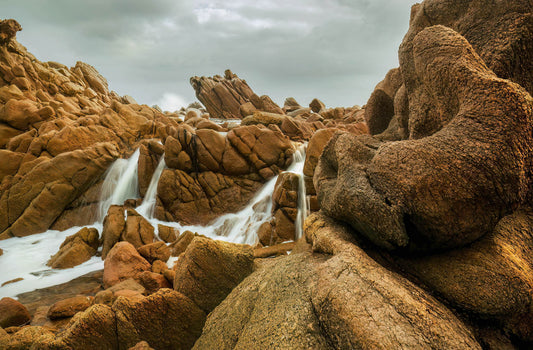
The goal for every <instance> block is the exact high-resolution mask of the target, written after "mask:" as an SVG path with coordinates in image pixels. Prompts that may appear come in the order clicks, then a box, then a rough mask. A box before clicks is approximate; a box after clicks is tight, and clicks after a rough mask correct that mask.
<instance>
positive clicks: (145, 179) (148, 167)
mask: <svg viewBox="0 0 533 350" xmlns="http://www.w3.org/2000/svg"><path fill="white" fill-rule="evenodd" d="M139 152H140V154H139V162H138V164H139V168H138V169H139V170H138V171H137V173H138V177H139V193H140V195H141V197H144V196H145V195H146V191H147V190H148V186H150V181H151V180H152V176H153V174H154V171H155V169H156V168H157V165H158V164H159V159H160V158H161V156H162V155H163V152H164V147H163V145H162V144H160V143H159V142H156V141H150V142H148V143H147V145H141V146H139Z"/></svg>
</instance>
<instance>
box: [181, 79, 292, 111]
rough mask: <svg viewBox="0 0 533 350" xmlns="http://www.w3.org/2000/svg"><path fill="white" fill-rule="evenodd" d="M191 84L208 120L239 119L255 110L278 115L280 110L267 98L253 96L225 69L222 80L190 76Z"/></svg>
mask: <svg viewBox="0 0 533 350" xmlns="http://www.w3.org/2000/svg"><path fill="white" fill-rule="evenodd" d="M191 85H192V87H193V88H194V91H195V92H196V97H197V98H198V100H199V101H200V102H202V104H203V105H204V106H205V108H206V109H207V112H208V113H209V115H210V116H211V117H212V118H221V119H234V118H237V119H240V118H243V117H246V116H247V115H249V114H252V113H253V112H254V111H255V110H259V111H264V112H271V113H279V114H282V113H283V111H282V110H281V108H280V107H279V106H278V105H276V104H275V103H274V102H273V101H272V100H271V99H270V98H269V97H268V96H261V97H259V96H257V95H256V94H255V93H254V92H253V91H252V89H251V88H250V87H249V86H248V84H247V83H246V81H244V80H241V79H240V78H239V77H238V76H237V75H236V74H234V73H232V72H231V71H230V70H229V69H228V70H226V72H225V74H224V77H221V76H219V75H215V76H214V77H212V78H208V77H192V78H191Z"/></svg>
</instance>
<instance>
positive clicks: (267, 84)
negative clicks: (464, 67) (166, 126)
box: [0, 0, 416, 111]
mask: <svg viewBox="0 0 533 350" xmlns="http://www.w3.org/2000/svg"><path fill="white" fill-rule="evenodd" d="M414 3H416V1H415V0H231V1H219V0H90V1H86V0H84V1H80V0H0V9H1V10H2V16H3V18H14V19H16V20H17V21H18V22H19V23H20V24H21V25H22V28H23V29H22V31H21V32H19V33H18V34H17V40H18V41H19V42H20V43H21V44H22V45H24V46H25V47H26V48H27V49H28V50H29V51H30V52H31V53H33V54H34V55H35V56H36V57H37V59H39V60H41V61H56V62H60V63H63V64H65V65H67V66H73V65H75V63H76V61H83V62H85V63H88V64H90V65H92V66H94V67H95V68H96V69H97V70H98V71H99V72H100V73H101V74H102V75H103V76H104V77H105V78H106V79H107V81H108V83H109V87H110V89H111V90H114V91H116V92H117V93H118V94H119V95H130V96H132V97H133V98H135V99H136V100H137V102H139V103H145V104H148V105H154V104H157V105H159V106H160V107H161V108H162V109H163V110H169V111H174V110H177V109H179V108H180V107H182V106H187V105H188V104H189V103H191V102H194V101H196V100H197V99H196V96H195V95H194V90H193V89H192V87H191V85H190V83H189V79H190V77H192V76H213V75H216V74H219V75H223V74H224V70H226V69H228V68H229V69H231V70H232V71H233V72H234V73H236V74H237V75H238V76H239V77H240V78H242V79H245V80H246V81H247V83H248V84H249V85H250V87H251V88H252V89H253V90H254V92H255V93H257V94H258V95H269V96H270V97H271V98H272V99H273V100H274V101H275V102H276V103H278V104H279V105H280V106H283V102H284V100H285V98H287V97H294V98H296V100H297V101H298V102H299V103H300V104H301V105H308V104H309V102H311V100H312V99H313V98H315V97H316V98H319V99H320V100H322V101H323V102H324V103H325V104H326V106H327V107H339V106H342V107H349V106H353V105H363V104H365V103H366V101H367V99H368V97H369V96H370V94H371V93H372V90H373V89H374V86H375V85H376V84H377V83H378V82H379V81H381V80H382V79H383V78H384V77H385V74H386V73H387V71H388V70H389V69H391V68H394V67H397V66H398V47H399V45H400V43H401V40H402V38H403V36H404V35H405V33H406V32H407V28H408V22H409V13H410V7H411V5H412V4H414Z"/></svg>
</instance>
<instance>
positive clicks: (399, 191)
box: [314, 26, 533, 251]
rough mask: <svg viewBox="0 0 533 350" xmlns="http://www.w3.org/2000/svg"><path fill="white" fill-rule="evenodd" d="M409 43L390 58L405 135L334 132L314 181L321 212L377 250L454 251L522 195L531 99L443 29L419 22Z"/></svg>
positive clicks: (527, 184)
mask: <svg viewBox="0 0 533 350" xmlns="http://www.w3.org/2000/svg"><path fill="white" fill-rule="evenodd" d="M412 48H413V52H401V55H400V63H401V69H402V73H403V74H404V76H408V77H410V83H409V84H407V93H408V96H409V100H410V101H411V100H413V101H417V103H410V118H409V132H410V140H405V141H398V142H390V143H381V142H380V141H379V140H378V139H375V138H371V137H365V136H353V135H350V134H336V135H335V136H333V138H332V140H331V141H330V142H329V143H328V145H327V146H326V148H325V150H324V152H323V155H322V157H321V159H320V161H319V164H318V167H317V170H316V173H315V179H314V182H315V187H316V188H317V192H318V198H319V201H320V206H321V208H322V209H323V210H324V211H325V212H326V213H327V214H328V215H330V216H331V217H334V218H337V219H339V220H343V221H346V222H349V223H350V224H351V225H352V227H354V228H355V229H356V230H357V231H358V232H360V233H361V234H363V235H365V236H366V237H367V238H368V239H370V240H371V241H372V242H373V243H375V244H377V245H379V246H381V247H384V248H387V249H397V248H403V249H409V250H421V251H432V250H439V249H447V248H453V247H459V246H462V245H465V244H467V243H470V242H472V241H474V240H476V239H478V238H480V237H481V236H483V235H485V234H487V233H489V232H491V231H492V230H493V229H494V227H495V225H496V224H497V222H498V221H499V220H500V219H501V218H502V217H503V216H504V215H506V214H509V213H511V212H512V211H513V210H514V209H516V208H517V207H518V206H520V205H521V204H524V203H525V201H526V198H527V197H528V196H529V195H530V194H529V192H530V191H531V188H532V180H533V179H532V177H531V173H530V172H529V171H528V170H527V169H531V166H532V164H533V163H532V159H533V150H532V145H533V137H532V125H533V124H532V108H533V100H532V99H531V96H530V95H529V94H528V93H527V92H526V91H525V90H524V89H523V88H522V87H520V86H519V85H516V84H514V83H512V82H510V81H507V80H502V79H500V78H497V77H496V76H495V75H494V74H493V73H492V72H491V71H490V70H489V69H488V68H487V67H486V65H485V64H484V62H483V61H482V60H481V58H480V57H479V56H478V55H477V54H476V52H475V51H474V50H473V48H472V46H470V44H469V43H468V42H467V41H466V40H465V39H464V38H463V37H462V36H460V35H459V34H457V33H456V32H454V31H453V30H451V29H449V28H446V27H443V26H433V27H429V28H426V29H425V30H423V31H422V32H420V33H419V34H418V35H417V36H416V37H415V38H414V41H413V45H412ZM415 63H416V64H415ZM411 68H412V69H413V70H410V69H411ZM443 89H445V91H444V90H443ZM489 96H490V97H489ZM458 150H459V151H458Z"/></svg>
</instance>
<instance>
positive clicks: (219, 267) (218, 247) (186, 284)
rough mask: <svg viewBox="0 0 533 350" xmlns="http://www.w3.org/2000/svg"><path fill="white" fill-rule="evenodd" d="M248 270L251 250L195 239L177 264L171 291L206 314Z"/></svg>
mask: <svg viewBox="0 0 533 350" xmlns="http://www.w3.org/2000/svg"><path fill="white" fill-rule="evenodd" d="M252 269H253V251H252V248H251V247H249V246H246V245H239V244H232V243H226V242H222V241H214V240H212V239H209V238H205V237H201V236H198V237H195V238H194V240H193V241H192V242H191V244H190V245H189V246H188V247H187V250H186V251H185V253H184V254H183V256H182V257H181V258H180V259H179V260H178V263H177V267H176V269H175V270H176V275H175V278H174V289H175V290H176V291H178V292H180V293H183V294H184V295H186V296H187V297H189V298H191V300H193V301H194V302H195V303H196V305H198V306H199V307H200V308H201V309H202V310H204V311H205V312H206V313H209V312H210V311H211V310H213V309H214V308H215V307H216V306H217V305H218V304H219V303H220V302H221V301H222V300H224V298H225V297H226V296H227V295H228V294H229V293H230V292H231V290H232V289H233V288H235V287H236V286H237V284H239V283H240V282H241V281H242V280H243V279H244V278H245V277H246V276H247V275H248V274H250V273H251V272H252Z"/></svg>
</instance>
